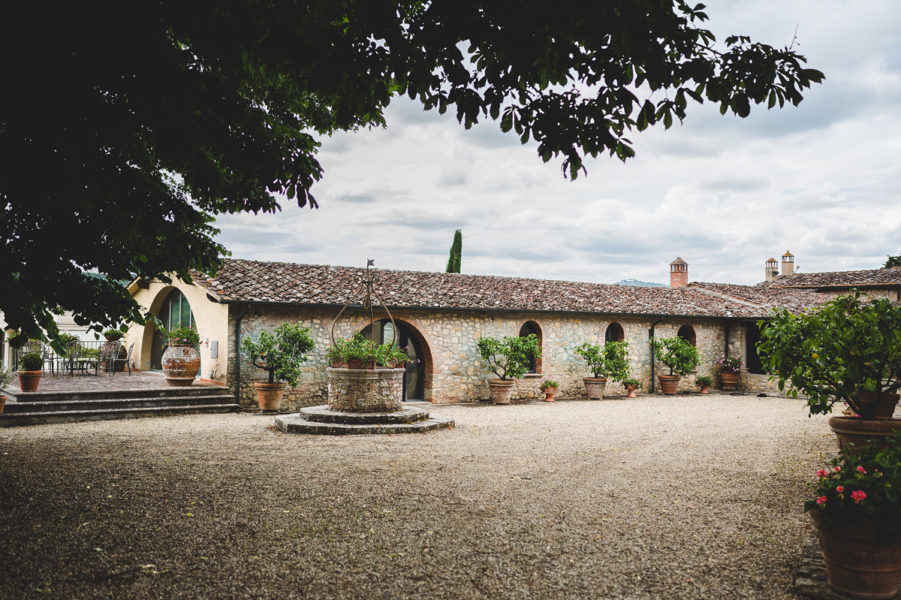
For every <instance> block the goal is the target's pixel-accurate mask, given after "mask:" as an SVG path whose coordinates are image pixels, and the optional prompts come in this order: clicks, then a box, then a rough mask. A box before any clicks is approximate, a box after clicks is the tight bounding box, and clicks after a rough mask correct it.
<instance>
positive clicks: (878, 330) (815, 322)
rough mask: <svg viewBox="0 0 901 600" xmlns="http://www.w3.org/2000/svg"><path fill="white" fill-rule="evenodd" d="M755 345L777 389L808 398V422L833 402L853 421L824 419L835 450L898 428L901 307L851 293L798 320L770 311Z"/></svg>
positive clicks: (879, 436) (804, 314)
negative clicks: (847, 411)
mask: <svg viewBox="0 0 901 600" xmlns="http://www.w3.org/2000/svg"><path fill="white" fill-rule="evenodd" d="M760 338H761V341H760V344H759V345H758V347H757V351H758V354H759V355H760V356H761V359H762V360H763V362H764V365H765V366H766V367H768V370H769V371H770V372H771V373H773V376H774V377H776V378H777V381H778V385H779V389H780V390H785V391H786V393H787V394H788V395H789V396H791V397H793V398H797V397H798V394H799V393H800V394H802V395H804V396H806V397H807V406H808V409H809V411H810V414H811V415H818V414H828V413H830V412H832V406H833V405H834V404H835V403H836V402H845V403H847V404H848V406H849V407H850V408H851V410H852V411H853V412H854V413H855V416H851V417H838V416H836V417H831V418H830V419H829V426H830V427H831V428H832V430H833V432H835V434H836V436H837V437H838V442H839V445H840V446H843V445H844V444H846V443H852V444H854V443H856V444H862V443H865V442H866V441H867V440H871V439H876V438H885V437H887V436H889V435H891V433H892V431H894V430H895V429H899V428H901V419H893V418H892V416H893V414H894V411H895V405H896V404H897V403H898V394H897V393H896V392H897V391H898V389H899V387H901V379H899V377H901V306H898V305H896V304H893V303H892V302H891V301H889V300H886V299H879V300H873V301H869V300H862V299H861V296H860V294H859V293H857V292H855V293H853V294H850V295H847V296H839V297H838V298H835V299H833V300H830V301H829V302H826V303H824V304H823V305H821V306H819V307H817V308H815V309H813V310H811V311H809V312H806V313H802V314H798V315H795V314H792V313H790V312H788V311H787V310H785V309H775V310H774V311H773V314H772V316H771V317H770V320H769V322H768V323H767V324H766V326H765V327H763V328H762V329H761V332H760Z"/></svg>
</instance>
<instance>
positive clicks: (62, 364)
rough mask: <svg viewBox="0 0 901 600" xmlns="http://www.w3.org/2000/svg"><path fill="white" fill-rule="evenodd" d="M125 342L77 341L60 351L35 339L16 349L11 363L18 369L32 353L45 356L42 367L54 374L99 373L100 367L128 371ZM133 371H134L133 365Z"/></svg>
mask: <svg viewBox="0 0 901 600" xmlns="http://www.w3.org/2000/svg"><path fill="white" fill-rule="evenodd" d="M123 348H124V346H123V345H122V342H107V341H104V340H96V341H87V342H81V341H79V342H74V343H72V344H70V345H69V346H68V347H67V349H66V352H64V353H62V354H60V353H58V352H56V351H55V350H54V349H53V348H52V347H51V346H50V345H48V344H44V343H41V342H36V341H34V340H31V341H29V342H28V343H27V344H25V346H23V347H21V348H12V357H11V358H12V361H11V363H10V364H11V366H12V369H13V371H18V370H19V366H20V363H21V361H22V357H23V356H24V355H25V354H27V353H29V352H36V353H38V354H40V355H41V358H42V359H43V364H42V365H41V370H42V371H43V372H44V373H50V374H52V375H62V374H70V375H74V374H75V373H76V372H79V373H91V372H93V373H94V374H97V373H98V372H99V371H100V367H101V366H102V367H104V369H105V370H106V371H108V372H110V373H114V372H116V371H121V370H124V369H125V368H127V367H128V365H127V364H126V363H127V361H128V360H130V358H131V357H130V356H128V355H127V353H125V356H124V357H123ZM128 368H129V372H130V371H131V369H130V367H128Z"/></svg>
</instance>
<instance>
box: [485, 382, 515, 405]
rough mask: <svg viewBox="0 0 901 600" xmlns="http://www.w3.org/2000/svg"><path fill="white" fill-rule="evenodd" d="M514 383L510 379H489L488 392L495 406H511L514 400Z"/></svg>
mask: <svg viewBox="0 0 901 600" xmlns="http://www.w3.org/2000/svg"><path fill="white" fill-rule="evenodd" d="M513 386H514V382H513V381H511V380H509V379H489V380H488V392H489V393H490V394H491V401H492V402H494V403H495V404H510V400H511V398H513Z"/></svg>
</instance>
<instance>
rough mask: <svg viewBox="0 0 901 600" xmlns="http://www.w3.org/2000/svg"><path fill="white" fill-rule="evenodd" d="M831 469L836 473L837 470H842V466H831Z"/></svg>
mask: <svg viewBox="0 0 901 600" xmlns="http://www.w3.org/2000/svg"><path fill="white" fill-rule="evenodd" d="M832 470H833V471H835V472H836V473H838V472H839V471H841V470H842V468H841V467H832Z"/></svg>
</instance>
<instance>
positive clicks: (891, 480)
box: [804, 431, 901, 598]
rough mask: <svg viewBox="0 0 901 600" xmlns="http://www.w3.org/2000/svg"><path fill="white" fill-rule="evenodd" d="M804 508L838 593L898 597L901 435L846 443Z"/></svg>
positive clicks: (822, 472) (820, 475) (821, 472)
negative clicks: (879, 442) (812, 525)
mask: <svg viewBox="0 0 901 600" xmlns="http://www.w3.org/2000/svg"><path fill="white" fill-rule="evenodd" d="M817 477H818V478H819V483H818V485H817V487H816V491H815V492H814V494H813V498H811V499H810V500H808V501H807V502H806V503H805V504H804V508H805V510H807V512H808V514H809V515H810V517H811V519H812V520H813V522H814V525H816V528H817V537H818V538H819V540H820V549H821V551H822V552H823V558H825V560H826V575H827V577H828V580H829V585H830V586H832V587H833V588H834V589H836V590H838V591H840V592H843V593H845V594H850V595H852V596H855V597H860V598H894V597H895V596H896V594H897V593H898V582H899V578H901V499H899V490H901V431H895V433H894V434H893V435H891V436H889V437H886V438H884V439H883V443H882V444H876V443H870V444H865V445H863V446H854V445H850V444H849V445H846V446H844V447H843V448H842V449H841V452H840V455H839V456H838V457H837V458H835V459H833V460H832V462H831V464H830V465H829V466H828V467H827V468H825V469H820V470H819V471H817Z"/></svg>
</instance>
